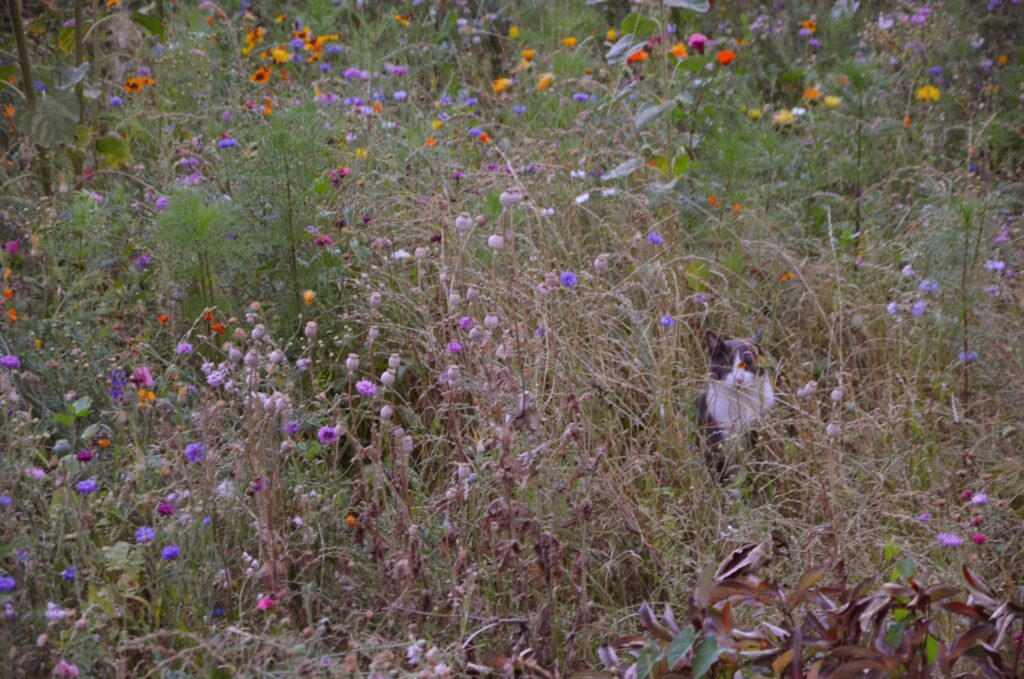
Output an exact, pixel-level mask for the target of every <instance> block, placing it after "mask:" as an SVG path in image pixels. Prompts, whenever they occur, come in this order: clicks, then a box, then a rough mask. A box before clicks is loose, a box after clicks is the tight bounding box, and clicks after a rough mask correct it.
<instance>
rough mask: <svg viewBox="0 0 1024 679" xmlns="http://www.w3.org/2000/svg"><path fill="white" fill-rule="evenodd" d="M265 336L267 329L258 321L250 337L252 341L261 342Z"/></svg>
mask: <svg viewBox="0 0 1024 679" xmlns="http://www.w3.org/2000/svg"><path fill="white" fill-rule="evenodd" d="M266 336H267V329H266V328H264V327H263V324H262V323H260V324H259V325H257V326H256V327H255V328H253V329H252V339H253V341H254V342H262V341H263V338H264V337H266Z"/></svg>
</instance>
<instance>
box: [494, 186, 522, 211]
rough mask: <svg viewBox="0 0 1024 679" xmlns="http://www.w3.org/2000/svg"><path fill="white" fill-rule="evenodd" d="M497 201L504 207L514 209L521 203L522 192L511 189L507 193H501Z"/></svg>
mask: <svg viewBox="0 0 1024 679" xmlns="http://www.w3.org/2000/svg"><path fill="white" fill-rule="evenodd" d="M498 201H499V202H500V203H501V204H502V205H503V206H504V207H515V206H516V205H519V204H520V203H522V202H523V192H522V190H520V189H519V188H518V187H512V188H511V189H508V190H507V191H502V193H501V195H500V196H498Z"/></svg>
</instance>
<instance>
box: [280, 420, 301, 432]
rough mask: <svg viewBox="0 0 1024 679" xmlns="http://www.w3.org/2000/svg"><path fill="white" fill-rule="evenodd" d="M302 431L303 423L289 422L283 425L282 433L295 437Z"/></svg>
mask: <svg viewBox="0 0 1024 679" xmlns="http://www.w3.org/2000/svg"><path fill="white" fill-rule="evenodd" d="M301 430H302V423H301V422H299V421H298V420H288V421H287V422H285V423H284V424H283V425H281V431H283V432H284V433H285V434H288V435H289V436H295V435H296V434H298V433H299V431H301Z"/></svg>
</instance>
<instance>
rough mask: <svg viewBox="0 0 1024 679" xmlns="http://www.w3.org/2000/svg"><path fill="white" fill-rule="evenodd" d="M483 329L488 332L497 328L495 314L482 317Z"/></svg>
mask: <svg viewBox="0 0 1024 679" xmlns="http://www.w3.org/2000/svg"><path fill="white" fill-rule="evenodd" d="M484 327H485V328H487V329H488V330H494V329H495V328H497V327H498V316H497V315H496V314H487V315H486V316H484Z"/></svg>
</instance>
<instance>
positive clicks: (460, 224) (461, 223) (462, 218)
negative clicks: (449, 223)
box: [455, 212, 473, 231]
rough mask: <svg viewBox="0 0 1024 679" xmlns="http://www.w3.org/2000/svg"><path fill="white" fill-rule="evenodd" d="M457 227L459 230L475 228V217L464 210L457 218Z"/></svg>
mask: <svg viewBox="0 0 1024 679" xmlns="http://www.w3.org/2000/svg"><path fill="white" fill-rule="evenodd" d="M455 228H456V229H458V230H459V231H469V230H470V229H472V228H473V218H472V217H470V216H469V215H467V214H466V213H465V212H463V213H462V214H461V215H459V216H458V217H456V218H455Z"/></svg>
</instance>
